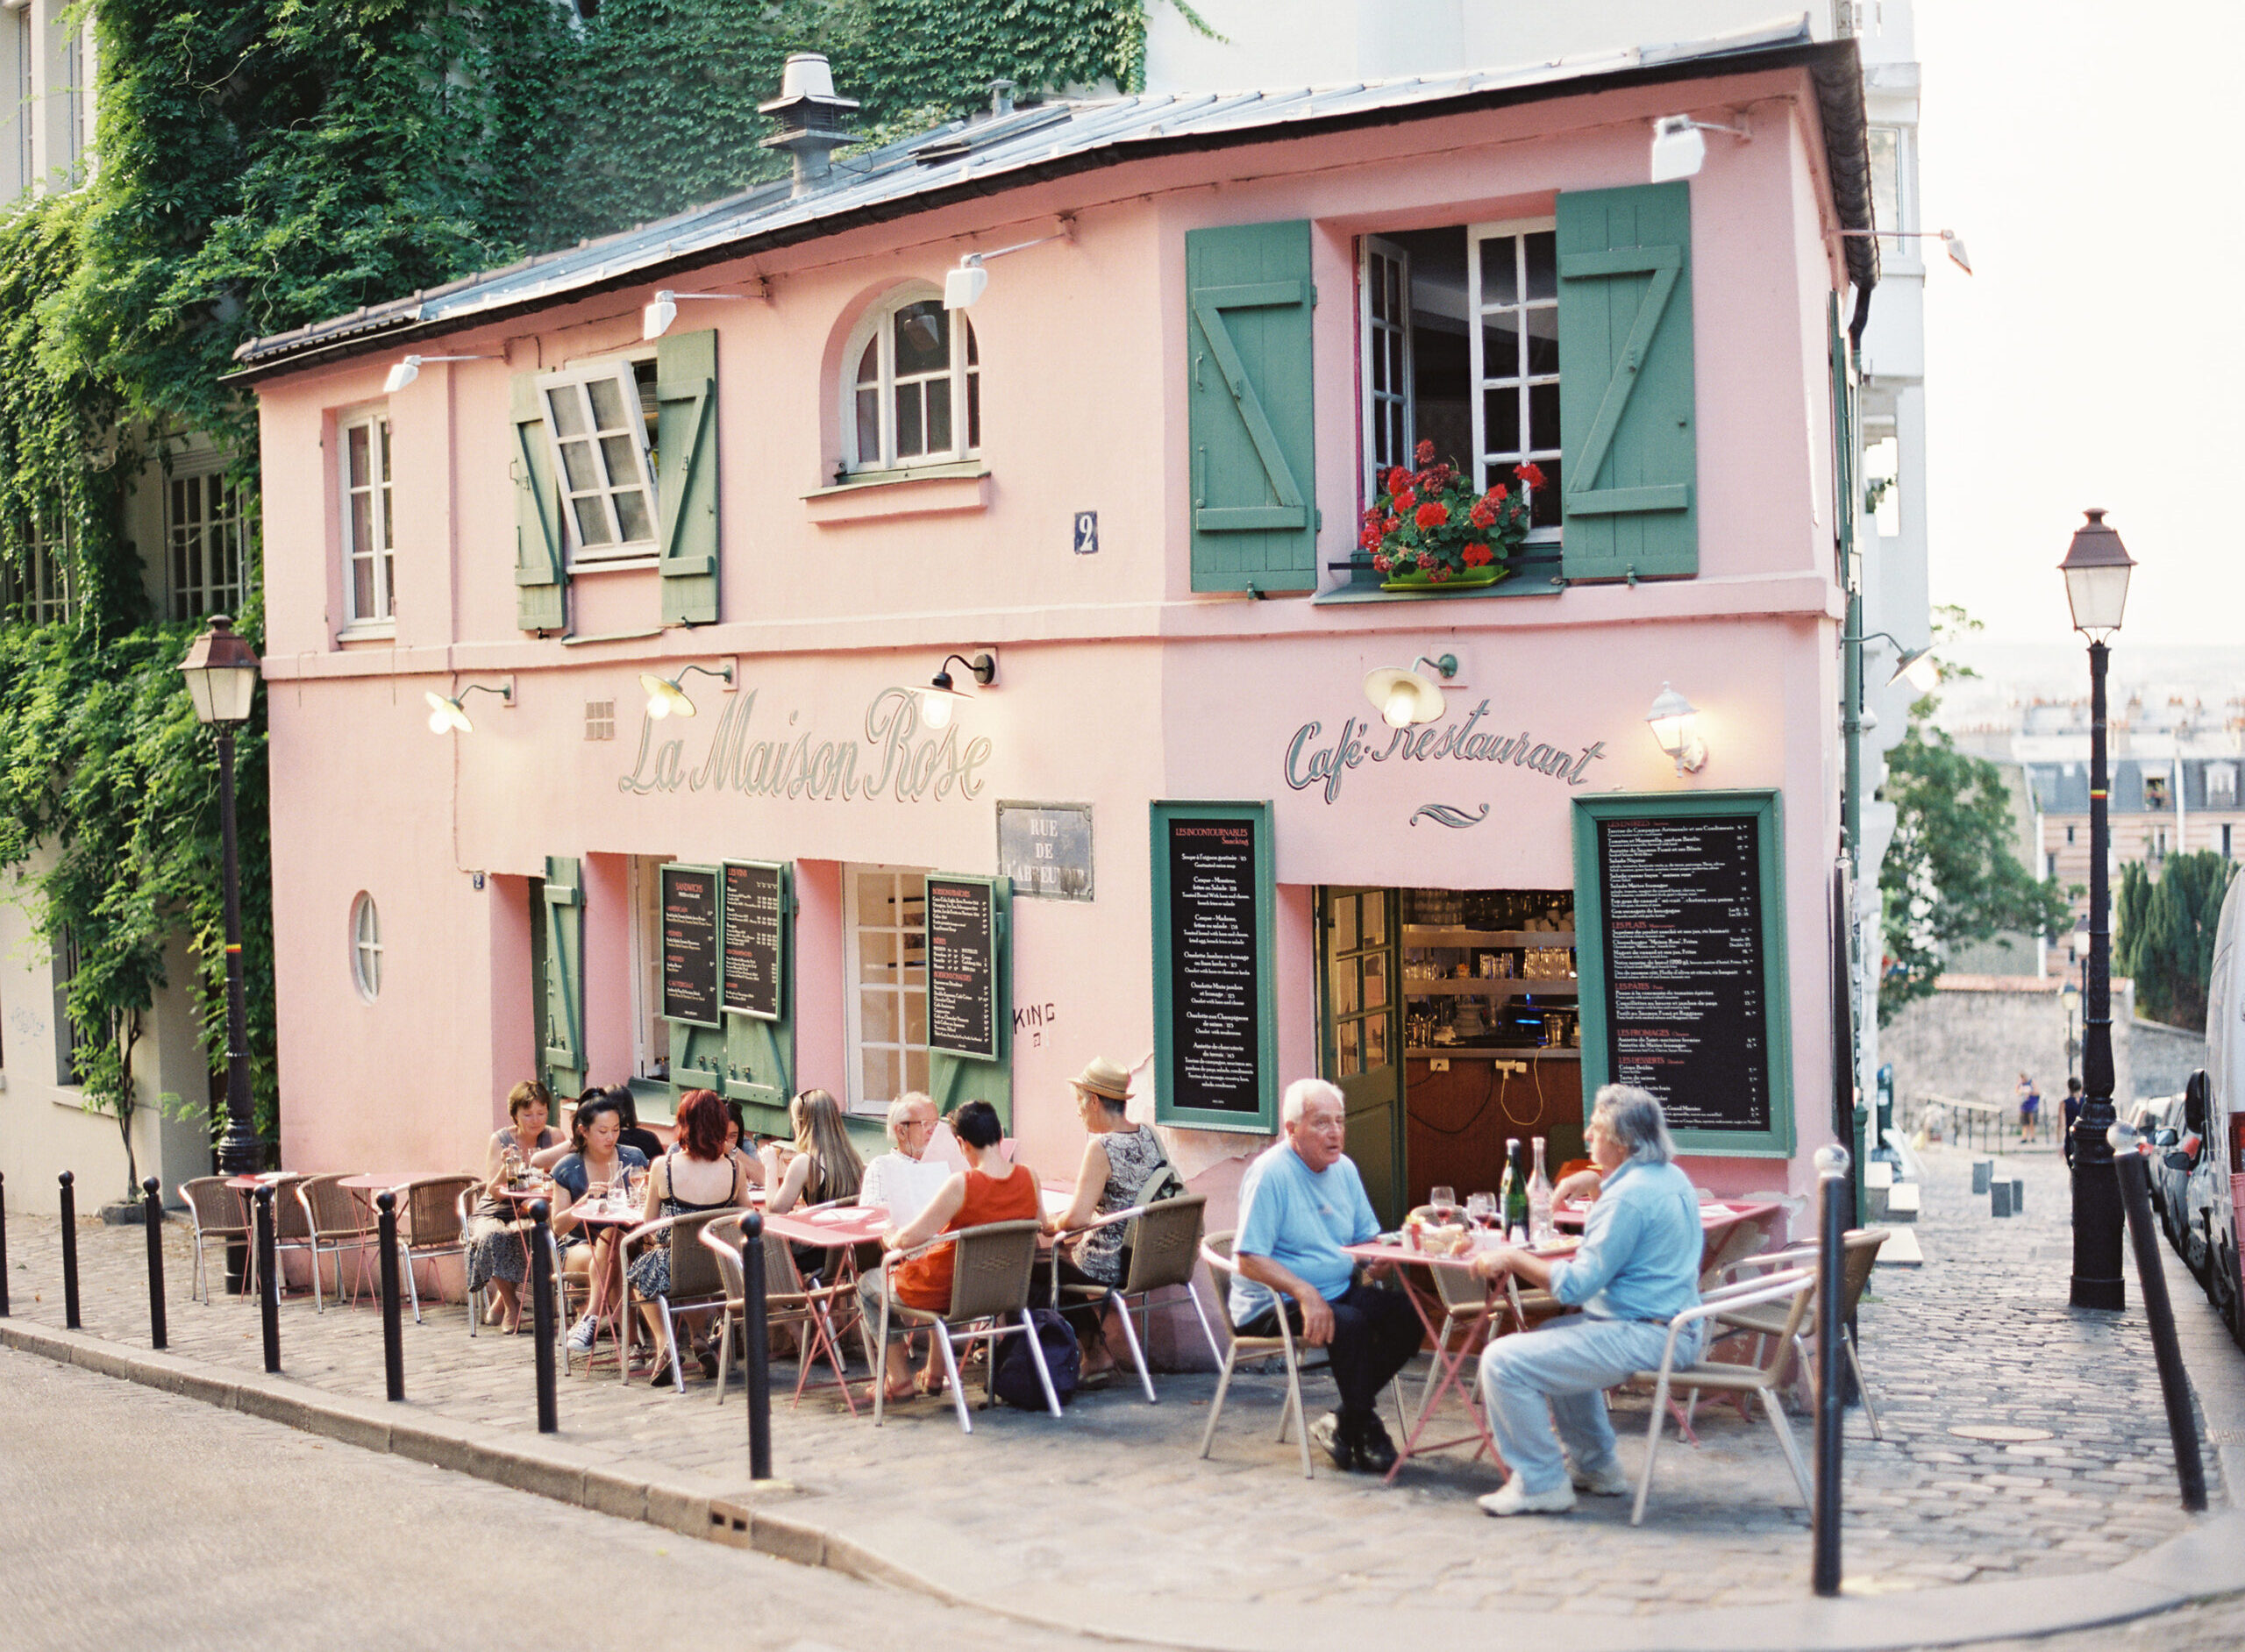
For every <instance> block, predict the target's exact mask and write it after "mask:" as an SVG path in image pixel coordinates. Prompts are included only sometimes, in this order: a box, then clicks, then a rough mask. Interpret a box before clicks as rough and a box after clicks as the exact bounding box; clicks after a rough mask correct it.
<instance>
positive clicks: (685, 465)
mask: <svg viewBox="0 0 2245 1652" xmlns="http://www.w3.org/2000/svg"><path fill="white" fill-rule="evenodd" d="M655 400H656V407H657V412H656V419H655V445H656V447H657V449H658V450H659V453H660V455H661V465H662V475H661V479H660V482H659V488H658V492H659V494H660V495H661V502H662V530H661V537H660V538H659V539H658V541H657V544H658V545H659V546H660V547H661V557H662V560H661V565H660V566H661V573H662V585H663V623H664V624H666V625H714V624H716V621H717V549H718V547H717V335H716V332H715V331H710V330H704V331H701V332H688V333H680V334H678V335H677V336H675V337H673V338H664V339H663V340H662V342H661V343H659V344H658V345H656V346H655Z"/></svg>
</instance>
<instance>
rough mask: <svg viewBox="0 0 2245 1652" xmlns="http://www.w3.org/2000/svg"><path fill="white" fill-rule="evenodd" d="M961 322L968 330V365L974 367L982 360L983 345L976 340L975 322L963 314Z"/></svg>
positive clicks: (960, 318) (961, 325)
mask: <svg viewBox="0 0 2245 1652" xmlns="http://www.w3.org/2000/svg"><path fill="white" fill-rule="evenodd" d="M959 325H960V327H962V328H963V329H965V330H966V365H967V366H968V367H974V366H976V365H977V364H979V363H980V361H981V360H982V351H981V347H980V345H977V344H976V343H975V342H974V324H973V322H971V321H969V320H967V318H966V317H964V316H961V317H959Z"/></svg>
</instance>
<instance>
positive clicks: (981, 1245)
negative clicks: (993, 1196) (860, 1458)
mask: <svg viewBox="0 0 2245 1652" xmlns="http://www.w3.org/2000/svg"><path fill="white" fill-rule="evenodd" d="M1038 1231H1039V1229H1038V1225H1037V1223H1036V1222H1034V1221H989V1222H984V1223H982V1224H981V1225H980V1226H979V1227H974V1228H960V1229H959V1231H958V1232H956V1233H947V1234H944V1235H940V1236H939V1237H937V1238H935V1239H931V1240H930V1241H929V1242H928V1243H926V1244H924V1245H920V1246H918V1247H916V1248H915V1249H914V1250H909V1251H893V1252H891V1253H890V1254H889V1256H888V1257H887V1258H886V1259H885V1260H884V1261H883V1262H882V1264H881V1293H880V1333H879V1340H878V1341H875V1342H868V1344H867V1345H866V1358H867V1360H868V1361H869V1362H870V1363H871V1364H872V1366H873V1427H875V1428H879V1427H880V1424H881V1419H882V1416H883V1414H884V1413H886V1412H887V1400H888V1384H887V1380H886V1376H885V1362H884V1360H883V1357H882V1356H883V1352H884V1350H885V1349H887V1347H888V1332H889V1327H890V1326H891V1325H892V1324H894V1325H898V1326H901V1327H903V1328H913V1329H918V1328H924V1329H926V1330H927V1331H928V1333H929V1335H930V1336H931V1337H932V1338H933V1339H934V1342H935V1344H936V1347H937V1349H940V1350H941V1351H942V1354H943V1356H944V1375H945V1376H946V1377H948V1378H950V1379H951V1402H952V1404H953V1405H954V1406H957V1407H958V1410H959V1431H960V1432H961V1433H963V1434H973V1432H974V1420H973V1418H972V1417H970V1416H969V1415H968V1414H967V1411H966V1394H965V1393H964V1392H962V1391H961V1390H960V1388H959V1355H958V1352H957V1350H958V1348H959V1346H960V1345H961V1344H964V1343H969V1342H987V1344H989V1355H990V1357H989V1361H988V1364H987V1371H988V1384H989V1388H988V1389H986V1392H991V1391H994V1388H995V1385H996V1383H997V1372H998V1343H999V1342H1001V1340H1002V1339H1003V1338H1006V1337H1008V1336H1026V1337H1027V1338H1028V1341H1029V1353H1030V1358H1031V1359H1032V1360H1034V1361H1035V1362H1036V1364H1037V1381H1038V1382H1039V1383H1041V1384H1043V1385H1044V1405H1045V1408H1046V1409H1047V1410H1048V1411H1050V1412H1051V1413H1052V1414H1053V1415H1054V1416H1056V1417H1057V1416H1058V1415H1059V1414H1060V1399H1059V1396H1058V1394H1057V1393H1055V1392H1053V1388H1052V1373H1051V1370H1050V1369H1049V1368H1048V1367H1047V1366H1046V1365H1045V1364H1044V1344H1043V1343H1042V1342H1038V1341H1037V1328H1036V1326H1035V1324H1034V1323H1033V1322H1032V1321H1030V1315H1029V1287H1030V1278H1031V1276H1032V1274H1033V1273H1034V1272H1035V1271H1036V1267H1037V1234H1038ZM945 1244H948V1245H955V1246H957V1247H958V1249H957V1250H956V1251H955V1252H954V1253H953V1257H952V1262H951V1303H950V1305H949V1306H948V1307H945V1308H944V1310H943V1311H942V1312H941V1313H937V1312H934V1311H932V1310H930V1309H926V1308H916V1307H909V1306H908V1305H907V1304H905V1303H902V1302H899V1301H898V1300H896V1296H895V1292H894V1289H893V1286H892V1282H893V1281H894V1278H895V1269H896V1265H897V1264H899V1263H901V1262H907V1261H909V1260H910V1259H911V1258H912V1257H918V1256H924V1255H925V1254H926V1253H927V1252H929V1251H930V1250H934V1249H935V1248H936V1247H937V1245H945ZM1008 1316H1010V1317H1011V1318H1012V1320H1013V1321H1014V1323H1012V1324H1010V1325H1008V1324H1006V1323H1005V1322H1004V1321H1005V1320H1006V1319H1007V1318H1008ZM986 1321H987V1322H986ZM860 1323H862V1321H860Z"/></svg>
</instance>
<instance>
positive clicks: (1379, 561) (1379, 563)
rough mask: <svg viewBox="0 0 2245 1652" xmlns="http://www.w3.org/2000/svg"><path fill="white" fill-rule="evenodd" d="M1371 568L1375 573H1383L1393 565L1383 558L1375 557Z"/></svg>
mask: <svg viewBox="0 0 2245 1652" xmlns="http://www.w3.org/2000/svg"><path fill="white" fill-rule="evenodd" d="M1393 566H1395V565H1394V564H1393V563H1392V562H1390V561H1389V560H1388V559H1386V557H1384V556H1379V555H1375V556H1374V557H1373V558H1372V569H1373V571H1374V572H1375V573H1386V572H1387V571H1388V569H1390V568H1392V567H1393Z"/></svg>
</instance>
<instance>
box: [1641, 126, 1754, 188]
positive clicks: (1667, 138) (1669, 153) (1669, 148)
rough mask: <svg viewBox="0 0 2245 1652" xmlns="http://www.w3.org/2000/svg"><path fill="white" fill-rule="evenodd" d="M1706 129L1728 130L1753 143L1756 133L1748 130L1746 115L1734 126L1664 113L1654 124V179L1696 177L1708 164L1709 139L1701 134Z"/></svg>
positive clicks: (1706, 130)
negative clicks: (1701, 168) (1719, 124)
mask: <svg viewBox="0 0 2245 1652" xmlns="http://www.w3.org/2000/svg"><path fill="white" fill-rule="evenodd" d="M1701 132H1728V133H1729V134H1730V135H1731V136H1732V137H1734V138H1735V139H1738V141H1739V142H1741V143H1751V142H1752V141H1753V139H1754V134H1753V133H1752V132H1749V131H1748V130H1747V127H1746V122H1745V119H1744V117H1741V118H1740V120H1739V123H1738V125H1735V126H1718V125H1715V124H1714V122H1713V121H1706V120H1693V118H1692V117H1690V116H1689V115H1663V116H1662V117H1660V118H1659V119H1658V120H1656V121H1655V122H1653V124H1652V181H1653V182H1655V183H1668V182H1672V181H1673V180H1675V179H1678V178H1696V177H1698V176H1699V175H1700V167H1702V166H1704V165H1706V164H1707V139H1704V138H1702V137H1700V133H1701Z"/></svg>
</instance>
